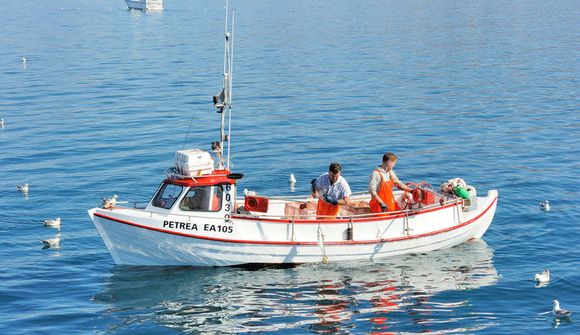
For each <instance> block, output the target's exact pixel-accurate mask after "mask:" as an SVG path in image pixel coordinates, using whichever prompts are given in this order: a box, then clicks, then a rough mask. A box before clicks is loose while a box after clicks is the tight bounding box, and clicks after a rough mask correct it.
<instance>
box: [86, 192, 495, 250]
mask: <svg viewBox="0 0 580 335" xmlns="http://www.w3.org/2000/svg"><path fill="white" fill-rule="evenodd" d="M496 201H497V198H495V199H493V201H492V202H491V204H490V205H489V206H488V207H487V208H486V209H485V210H484V211H483V212H481V214H479V215H478V216H476V217H474V218H473V219H471V220H469V221H466V222H463V223H460V224H458V225H455V226H452V227H449V228H445V229H440V230H435V231H432V232H429V233H424V234H419V235H410V236H403V237H395V238H386V239H377V240H367V241H340V242H325V243H324V244H325V245H353V244H355V245H356V244H377V243H388V242H399V241H404V240H412V239H416V238H422V237H427V236H433V235H438V234H442V233H446V232H449V231H452V230H456V229H459V228H461V227H465V226H467V225H470V224H472V223H473V222H475V221H477V220H478V219H479V218H481V217H482V216H483V215H485V214H486V213H487V211H489V209H490V208H491V207H492V206H493V205H494V204H495V202H496ZM95 216H98V217H101V218H103V219H107V220H109V221H114V222H118V223H122V224H126V225H130V226H133V227H138V228H143V229H147V230H153V231H157V232H161V233H165V234H171V235H179V236H184V237H189V238H195V239H200V240H207V241H215V242H225V243H237V244H261V245H264V244H265V245H272V244H273V245H316V244H318V242H292V241H248V240H233V239H224V238H217V237H207V236H200V235H191V234H185V233H181V232H176V231H171V230H166V229H161V228H155V227H149V226H144V225H141V224H138V223H134V222H130V221H126V220H122V219H118V218H115V217H112V216H108V215H104V214H101V213H95ZM347 222H348V221H347ZM325 223H326V222H325Z"/></svg>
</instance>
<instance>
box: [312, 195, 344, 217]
mask: <svg viewBox="0 0 580 335" xmlns="http://www.w3.org/2000/svg"><path fill="white" fill-rule="evenodd" d="M339 211H340V205H333V204H329V203H328V202H326V201H324V200H323V199H318V206H316V215H317V217H316V219H318V220H332V219H336V216H337V215H338V212H339ZM321 216H327V217H321Z"/></svg>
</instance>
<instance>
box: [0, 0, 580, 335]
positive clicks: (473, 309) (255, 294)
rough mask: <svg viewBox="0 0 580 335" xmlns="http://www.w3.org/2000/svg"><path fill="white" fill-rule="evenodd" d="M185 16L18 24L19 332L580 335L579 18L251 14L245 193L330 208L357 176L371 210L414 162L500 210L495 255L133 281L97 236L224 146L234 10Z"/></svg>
mask: <svg viewBox="0 0 580 335" xmlns="http://www.w3.org/2000/svg"><path fill="white" fill-rule="evenodd" d="M164 7H165V10H164V11H162V12H148V13H143V12H140V11H129V10H127V9H126V6H125V4H124V2H123V1H122V0H114V1H113V0H102V1H87V0H77V1H73V0H62V1H32V0H22V1H3V2H2V11H1V12H0V22H1V23H2V24H1V27H2V28H1V29H0V31H1V34H0V118H3V119H4V128H2V129H0V148H1V149H0V266H1V268H2V271H0V333H3V334H33V333H34V334H39V333H41V334H49V333H50V334H54V333H64V334H71V333H75V334H87V333H89V334H90V333H96V334H146V333H150V334H178V333H193V334H198V333H204V334H213V333H216V334H217V333H220V334H222V333H229V334H234V333H281V334H309V333H339V334H369V333H371V334H387V333H420V332H421V333H422V332H433V333H455V334H465V333H470V334H471V333H478V334H507V333H510V334H511V333H518V334H532V333H536V334H544V333H548V332H552V331H553V332H558V333H560V334H575V333H579V332H580V321H578V320H576V318H575V316H574V315H575V314H578V313H580V302H579V301H580V271H579V270H580V251H579V249H578V247H577V245H578V241H579V238H578V236H579V233H580V216H579V215H578V211H579V209H580V205H579V202H578V199H579V198H580V194H579V192H578V189H579V188H580V184H579V183H578V180H579V178H580V172H578V171H579V170H580V169H579V168H580V163H579V161H580V160H579V158H578V157H579V155H580V151H579V147H578V144H579V138H580V113H579V106H580V99H579V81H578V78H580V62H579V61H578V59H579V57H578V56H579V53H578V51H579V50H580V45H579V41H580V39H578V36H580V24H579V22H580V21H578V12H579V10H580V3H579V2H578V1H560V0H556V1H534V0H529V1H526V0H515V1H483V0H473V1H453V0H439V1H425V0H413V1H391V0H387V1H343V0H338V1H327V0H322V1H306V0H296V1H279V0H274V1H255V0H249V1H240V2H235V3H234V4H233V7H235V10H236V12H235V37H234V43H235V51H234V63H235V65H234V73H233V79H234V85H233V119H232V130H231V157H230V159H231V161H232V170H233V171H234V172H239V173H244V174H245V177H244V179H242V180H241V181H240V187H241V188H248V189H250V190H253V191H256V192H258V194H261V195H279V194H308V189H309V181H310V179H312V178H314V177H316V176H318V175H319V174H321V173H323V172H325V171H326V169H327V167H328V164H329V163H330V162H333V161H338V162H340V163H341V164H342V165H343V175H344V176H345V177H346V179H347V180H348V182H349V183H350V185H351V187H352V188H353V190H356V191H361V190H364V189H365V188H366V186H367V183H368V176H369V174H370V172H371V171H372V169H373V168H374V167H375V166H376V165H378V164H380V162H381V157H382V154H383V153H384V152H386V151H392V152H395V153H396V154H397V155H398V157H399V160H398V163H397V166H396V168H395V171H396V172H397V174H398V176H399V177H400V178H401V180H403V181H405V182H408V181H414V182H417V181H423V180H424V181H427V182H429V183H432V184H434V185H438V183H440V182H441V181H444V180H447V179H450V178H454V177H461V178H463V179H465V180H466V181H467V183H468V184H470V185H473V186H475V187H476V188H477V192H478V194H480V195H484V194H485V193H486V192H487V191H488V190H490V189H497V190H498V191H499V203H498V209H497V213H496V216H495V219H494V221H493V223H492V225H491V227H490V229H489V231H488V232H487V234H486V235H485V236H484V238H483V241H471V242H468V243H465V244H463V245H460V246H458V247H455V248H451V249H448V250H441V251H436V252H431V253H428V254H413V255H407V256H402V257H396V258H391V259H381V260H376V261H374V262H356V263H332V260H331V262H330V263H329V264H309V265H302V266H297V267H293V268H283V269H279V268H263V269H239V268H205V269H194V268H188V267H185V268H141V267H137V268H136V267H121V266H115V265H114V264H113V261H112V259H111V257H110V255H109V254H108V252H107V250H106V248H105V246H104V244H103V242H102V240H101V238H100V237H99V235H98V233H97V232H96V230H95V228H94V226H93V225H92V223H91V221H90V219H89V217H88V215H87V212H86V211H87V210H88V209H89V208H92V207H95V206H99V205H101V200H102V198H103V197H109V196H112V195H113V194H118V195H119V200H120V201H129V202H130V204H129V205H132V202H141V203H144V202H147V201H148V200H149V199H150V197H151V196H152V194H153V192H154V191H155V189H156V187H157V186H158V185H159V183H160V182H161V180H162V179H163V171H164V170H165V168H167V167H168V166H169V165H170V164H171V162H172V159H173V155H174V153H175V151H177V150H181V149H183V148H185V149H190V148H200V149H204V150H207V149H209V147H210V142H211V141H215V140H217V139H218V135H219V128H218V127H219V115H218V114H216V113H215V110H214V108H213V107H212V103H211V97H212V96H213V95H216V94H217V93H219V90H220V88H221V83H222V72H223V31H224V3H223V2H222V1H207V0H206V1H193V0H188V1H169V0H167V1H165V2H164ZM24 60H25V61H24ZM290 173H293V174H294V175H295V176H296V179H297V183H296V189H295V190H294V192H292V191H291V190H290V188H289V187H288V182H287V180H288V177H289V175H290ZM20 183H28V184H29V185H30V191H29V193H28V194H27V195H25V194H23V193H21V192H19V191H17V190H16V187H15V185H16V184H20ZM542 200H549V201H550V204H551V211H550V212H543V211H541V210H540V207H539V202H540V201H542ZM57 216H59V217H61V218H62V228H61V230H60V234H61V244H60V248H58V249H43V244H42V243H41V242H40V241H41V240H43V239H48V238H54V237H55V236H56V235H57V234H58V231H57V230H55V229H53V228H48V227H44V226H43V225H42V223H41V220H44V219H49V218H55V217H57ZM544 268H548V269H550V270H551V273H552V281H551V282H550V283H549V284H547V285H544V286H541V287H537V286H536V285H535V284H534V283H533V282H532V278H533V275H534V273H537V272H540V271H542V270H543V269H544ZM553 299H558V300H559V301H560V303H561V305H562V307H563V308H567V309H570V310H572V311H574V312H575V314H573V316H572V318H571V319H570V320H555V319H554V318H553V317H552V316H551V314H550V313H549V311H550V310H551V307H552V305H551V302H552V300H553ZM554 328H556V329H554Z"/></svg>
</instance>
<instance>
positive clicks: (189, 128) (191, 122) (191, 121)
mask: <svg viewBox="0 0 580 335" xmlns="http://www.w3.org/2000/svg"><path fill="white" fill-rule="evenodd" d="M193 118H195V112H194V113H193V115H192V116H191V120H190V121H189V127H188V128H187V134H186V135H185V139H184V140H183V145H182V146H181V150H183V149H185V143H186V142H187V139H188V138H189V131H190V130H191V125H192V124H193Z"/></svg>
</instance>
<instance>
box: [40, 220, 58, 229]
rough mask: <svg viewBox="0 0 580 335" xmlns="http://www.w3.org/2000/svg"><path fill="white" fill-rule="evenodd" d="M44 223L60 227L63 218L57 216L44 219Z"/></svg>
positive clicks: (48, 225)
mask: <svg viewBox="0 0 580 335" xmlns="http://www.w3.org/2000/svg"><path fill="white" fill-rule="evenodd" d="M42 223H44V225H45V226H47V227H52V228H60V223H61V220H60V218H56V219H54V220H43V221H42Z"/></svg>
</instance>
